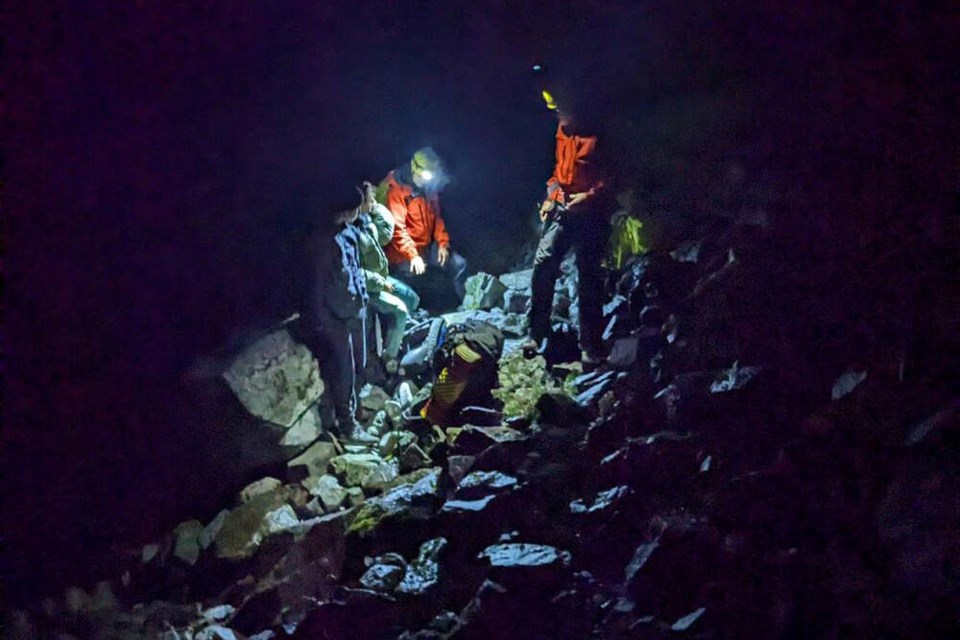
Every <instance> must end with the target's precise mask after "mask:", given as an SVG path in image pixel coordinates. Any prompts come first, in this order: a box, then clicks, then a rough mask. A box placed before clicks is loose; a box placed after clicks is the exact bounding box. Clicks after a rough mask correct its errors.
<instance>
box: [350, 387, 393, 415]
mask: <svg viewBox="0 0 960 640" xmlns="http://www.w3.org/2000/svg"><path fill="white" fill-rule="evenodd" d="M387 400H390V396H389V395H388V394H387V392H386V391H384V390H383V389H381V388H380V387H378V386H376V385H371V384H365V385H363V388H362V389H360V394H359V396H358V397H357V401H358V402H359V403H360V408H361V409H362V410H364V411H366V412H368V413H369V414H370V415H373V414H375V413H376V412H378V411H380V410H381V409H383V408H384V405H385V404H386V402H387Z"/></svg>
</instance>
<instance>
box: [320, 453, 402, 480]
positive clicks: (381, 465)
mask: <svg viewBox="0 0 960 640" xmlns="http://www.w3.org/2000/svg"><path fill="white" fill-rule="evenodd" d="M330 464H331V466H333V469H334V471H335V472H336V473H337V474H338V475H340V476H341V477H342V478H343V480H344V483H345V484H346V485H347V486H351V487H363V488H364V489H382V488H383V487H384V485H386V484H387V483H388V482H390V481H391V480H394V479H396V477H397V476H398V475H400V472H399V469H398V465H397V463H396V461H387V460H384V459H383V458H381V457H380V456H379V455H377V454H375V453H345V454H343V455H341V456H337V457H335V458H333V459H332V460H331V461H330Z"/></svg>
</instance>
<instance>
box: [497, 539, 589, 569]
mask: <svg viewBox="0 0 960 640" xmlns="http://www.w3.org/2000/svg"><path fill="white" fill-rule="evenodd" d="M479 557H480V558H486V559H487V561H489V563H490V566H492V567H545V566H550V565H559V566H564V567H566V566H568V565H569V564H570V552H569V551H560V550H559V549H557V548H556V547H551V546H548V545H544V544H531V543H527V542H510V543H506V544H495V545H492V546H489V547H487V548H486V549H484V550H483V551H482V552H481V553H480V555H479Z"/></svg>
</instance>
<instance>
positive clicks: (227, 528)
mask: <svg viewBox="0 0 960 640" xmlns="http://www.w3.org/2000/svg"><path fill="white" fill-rule="evenodd" d="M283 505H284V499H283V497H282V496H281V495H280V494H279V493H268V494H262V495H259V496H256V497H255V498H253V499H251V500H250V501H249V502H246V503H244V504H242V505H240V506H239V507H237V508H236V509H234V510H233V511H231V512H230V513H229V514H227V516H226V518H225V519H224V522H223V526H222V527H221V528H220V531H219V532H218V533H217V535H216V537H215V539H214V543H215V545H216V554H217V557H218V558H234V559H235V558H245V557H249V556H250V555H252V554H253V552H254V550H255V549H256V548H257V546H258V545H259V544H260V542H261V541H262V540H263V538H264V537H265V535H266V531H267V529H268V528H273V529H277V528H278V527H279V528H281V529H282V526H283V524H284V523H285V522H286V523H287V524H291V523H290V519H289V517H288V516H290V515H292V516H293V520H297V518H296V514H294V513H293V509H290V510H289V512H281V513H276V512H277V511H278V510H279V509H280V507H281V506H283ZM288 508H289V507H288ZM278 519H279V521H278ZM297 523H299V520H297Z"/></svg>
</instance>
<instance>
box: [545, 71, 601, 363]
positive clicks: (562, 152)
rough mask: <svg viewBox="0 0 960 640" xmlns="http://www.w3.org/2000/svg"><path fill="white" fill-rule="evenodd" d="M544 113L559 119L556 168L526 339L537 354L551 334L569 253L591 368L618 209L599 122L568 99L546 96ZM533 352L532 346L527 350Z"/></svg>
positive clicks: (598, 342) (585, 354)
mask: <svg viewBox="0 0 960 640" xmlns="http://www.w3.org/2000/svg"><path fill="white" fill-rule="evenodd" d="M543 98H544V101H545V102H546V105H547V108H548V109H550V110H551V111H553V112H554V113H555V114H556V115H557V120H558V124H557V134H556V165H555V167H554V170H553V174H552V175H551V176H550V179H549V180H548V181H547V193H546V197H545V198H544V200H543V203H542V204H541V206H540V221H541V222H542V223H543V227H542V229H541V231H540V240H539V242H538V244H537V251H536V254H535V255H534V259H533V278H532V284H531V289H532V291H531V300H530V312H529V318H530V337H531V338H532V340H533V342H535V343H536V345H537V346H538V347H539V348H540V350H541V351H544V350H546V340H547V339H548V338H549V337H550V334H551V324H550V316H551V312H552V310H553V293H554V284H555V283H556V280H557V277H558V275H559V273H560V263H561V262H562V261H563V258H564V256H565V255H566V254H567V252H568V251H570V250H573V251H574V252H575V254H576V259H577V272H578V278H579V283H578V284H579V292H578V294H579V300H580V303H579V307H580V349H581V351H582V358H583V362H584V364H586V365H593V366H595V365H596V364H598V363H599V362H600V360H601V357H602V347H603V341H602V333H603V326H602V325H603V309H602V305H603V269H602V266H601V261H602V259H603V254H604V250H605V248H606V242H607V237H608V235H609V232H610V223H609V220H610V214H611V213H612V212H613V211H614V210H615V208H616V202H615V199H614V196H613V193H612V185H611V184H610V182H611V180H610V177H609V175H608V173H607V172H606V170H605V168H604V166H603V163H602V162H601V161H600V156H599V154H598V151H597V147H598V139H597V138H598V135H597V134H598V129H599V122H598V121H595V119H593V118H591V117H590V115H588V113H586V112H587V111H588V109H587V108H586V107H585V106H584V105H572V104H571V102H572V100H571V99H570V97H569V96H563V99H564V101H563V102H562V104H558V101H557V98H556V97H555V96H554V95H552V94H551V93H550V92H548V91H546V90H544V91H543ZM531 346H533V345H531Z"/></svg>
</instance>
